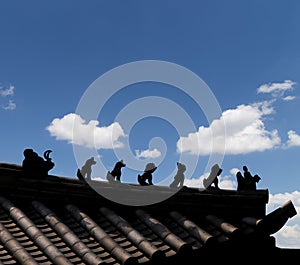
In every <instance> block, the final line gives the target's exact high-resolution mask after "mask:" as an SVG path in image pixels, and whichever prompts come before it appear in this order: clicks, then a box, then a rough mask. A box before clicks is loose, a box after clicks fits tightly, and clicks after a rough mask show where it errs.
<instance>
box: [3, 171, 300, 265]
mask: <svg viewBox="0 0 300 265" xmlns="http://www.w3.org/2000/svg"><path fill="white" fill-rule="evenodd" d="M9 167H10V166H9V165H6V166H5V165H2V167H1V165H0V178H1V180H0V264H45V265H46V264H182V263H184V261H186V260H187V259H188V260H189V262H191V260H192V259H195V260H201V259H202V260H205V258H209V259H210V260H213V258H215V259H216V258H217V256H218V255H215V254H214V253H223V255H224V253H227V250H230V249H237V248H240V249H242V248H248V247H249V246H252V248H253V245H255V248H256V249H260V248H263V249H264V250H265V251H266V250H267V249H273V248H276V242H275V240H274V238H273V237H272V234H273V233H275V232H277V231H278V230H280V229H281V228H282V227H283V226H284V224H285V223H286V221H287V220H288V219H289V218H291V217H293V216H294V215H295V214H296V211H295V208H294V206H293V204H292V202H291V201H288V202H287V203H286V204H284V205H282V207H279V208H278V209H276V210H275V211H274V212H272V213H270V214H268V215H265V204H266V203H267V200H268V191H267V190H261V191H255V192H252V193H245V194H244V193H241V192H236V191H206V190H204V191H202V192H201V191H199V190H197V189H188V188H186V189H183V190H182V191H180V192H178V194H176V195H174V196H173V197H172V198H170V200H167V201H166V202H163V203H161V204H155V205H150V206H146V207H130V206H124V205H119V204H116V203H113V202H110V201H107V200H105V198H103V197H101V196H100V195H98V194H97V193H96V192H94V191H93V190H92V189H91V188H90V187H89V186H88V185H86V184H85V183H83V182H81V181H79V180H77V179H68V178H61V177H55V176H49V177H48V178H47V179H43V180H31V179H24V178H23V179H22V178H20V176H19V169H18V167H16V168H14V167H13V166H11V168H9ZM135 188H138V187H135ZM229 204H230V205H229ZM226 205H228V209H224V208H226ZM188 207H190V209H189V208H188ZM247 213H249V214H247ZM224 250H225V251H224ZM213 255H215V257H214V256H213Z"/></svg>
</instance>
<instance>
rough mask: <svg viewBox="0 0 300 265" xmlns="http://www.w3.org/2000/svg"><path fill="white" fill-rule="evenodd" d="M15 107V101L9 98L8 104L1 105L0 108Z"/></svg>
mask: <svg viewBox="0 0 300 265" xmlns="http://www.w3.org/2000/svg"><path fill="white" fill-rule="evenodd" d="M16 107H17V105H16V103H15V102H14V101H13V100H11V99H10V100H9V101H8V104H7V105H6V106H3V107H2V108H3V109H5V110H14V109H15V108H16Z"/></svg>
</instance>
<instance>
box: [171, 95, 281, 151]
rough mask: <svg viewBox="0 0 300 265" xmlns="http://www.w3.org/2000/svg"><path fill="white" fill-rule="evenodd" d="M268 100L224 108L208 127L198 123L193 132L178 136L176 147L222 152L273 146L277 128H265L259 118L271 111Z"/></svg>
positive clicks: (275, 141)
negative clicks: (233, 107)
mask: <svg viewBox="0 0 300 265" xmlns="http://www.w3.org/2000/svg"><path fill="white" fill-rule="evenodd" d="M272 102H273V101H265V102H260V103H255V104H252V105H244V104H242V105H239V106H237V107H236V108H235V109H229V110H226V111H224V112H223V113H222V115H221V118H220V119H217V120H214V121H213V122H212V123H211V125H210V127H204V126H201V127H199V129H198V131H197V132H195V133H190V134H189V135H188V136H186V137H180V139H179V140H178V142H177V151H178V152H180V153H181V152H188V153H190V154H194V155H210V154H211V153H223V152H224V151H225V154H246V153H250V152H254V151H265V150H268V149H272V148H275V147H277V146H278V145H279V144H280V142H281V140H280V137H279V136H278V132H277V130H272V131H268V130H267V129H266V128H265V124H264V122H263V118H264V117H265V116H266V115H269V114H272V113H273V112H274V110H273V108H272V106H271V103H272ZM224 126H225V129H226V134H224Z"/></svg>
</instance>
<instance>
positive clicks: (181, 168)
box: [170, 162, 186, 188]
mask: <svg viewBox="0 0 300 265" xmlns="http://www.w3.org/2000/svg"><path fill="white" fill-rule="evenodd" d="M176 165H177V173H176V175H175V177H174V180H173V182H172V183H171V184H170V188H182V187H183V183H184V179H185V176H184V172H185V170H186V166H185V165H184V164H182V163H179V162H177V163H176Z"/></svg>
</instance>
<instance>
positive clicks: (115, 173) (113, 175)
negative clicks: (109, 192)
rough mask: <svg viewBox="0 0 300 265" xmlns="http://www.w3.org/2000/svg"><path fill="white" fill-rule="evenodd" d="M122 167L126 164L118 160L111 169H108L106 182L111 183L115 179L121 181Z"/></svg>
mask: <svg viewBox="0 0 300 265" xmlns="http://www.w3.org/2000/svg"><path fill="white" fill-rule="evenodd" d="M122 167H126V164H125V163H124V162H123V160H120V161H118V162H117V163H116V164H115V166H114V168H113V170H112V171H108V172H107V175H106V178H107V180H108V182H110V183H113V182H115V181H118V182H121V175H122V171H121V169H122Z"/></svg>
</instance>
